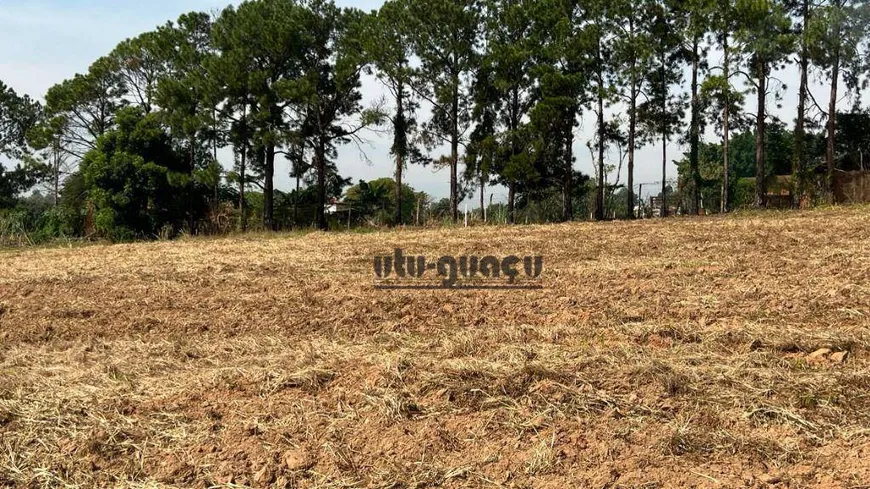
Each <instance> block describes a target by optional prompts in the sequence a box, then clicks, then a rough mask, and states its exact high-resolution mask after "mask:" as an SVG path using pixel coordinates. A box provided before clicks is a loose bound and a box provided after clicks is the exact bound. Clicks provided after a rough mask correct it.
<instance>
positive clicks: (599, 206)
mask: <svg viewBox="0 0 870 489" xmlns="http://www.w3.org/2000/svg"><path fill="white" fill-rule="evenodd" d="M597 58H598V61H599V63H598V73H597V75H598V76H597V78H598V80H597V81H598V192H597V195H596V199H595V220H597V221H603V220H604V138H605V137H606V135H607V133H606V130H605V126H604V93H603V92H604V75H603V74H602V72H601V42H600V40H599V44H598V51H597Z"/></svg>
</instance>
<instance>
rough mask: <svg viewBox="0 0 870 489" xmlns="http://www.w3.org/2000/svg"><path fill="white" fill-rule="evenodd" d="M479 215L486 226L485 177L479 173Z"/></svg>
mask: <svg viewBox="0 0 870 489" xmlns="http://www.w3.org/2000/svg"><path fill="white" fill-rule="evenodd" d="M480 215H481V217H482V218H483V223H484V224H486V175H484V173H483V172H480Z"/></svg>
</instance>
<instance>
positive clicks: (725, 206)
mask: <svg viewBox="0 0 870 489" xmlns="http://www.w3.org/2000/svg"><path fill="white" fill-rule="evenodd" d="M722 50H723V52H724V58H725V67H724V70H723V71H724V73H725V108H724V110H723V112H724V114H722V153H723V156H722V160H723V162H722V212H723V213H725V212H729V211H730V210H731V209H730V207H731V206H730V202H729V200H730V197H731V196H730V193H731V191H730V182H729V180H730V175H729V172H730V171H731V169H730V168H729V166H730V165H729V163H730V162H729V154H728V143H729V142H730V139H731V138H730V135H731V134H730V133H731V127H730V125H729V124H730V122H731V121H730V120H729V119H730V116H731V78H730V77H731V65H730V64H729V63H730V59H729V55H730V52H729V47H728V33H727V32H726V33H724V36H723V41H722Z"/></svg>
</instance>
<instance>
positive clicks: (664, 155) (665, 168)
mask: <svg viewBox="0 0 870 489" xmlns="http://www.w3.org/2000/svg"><path fill="white" fill-rule="evenodd" d="M660 61H661V66H660V68H659V71H660V72H661V83H662V127H661V130H662V211H661V214H662V218H665V217H668V126H667V121H666V120H665V114H667V111H668V86H667V80H666V78H665V59H664V57H662V58H661V59H660Z"/></svg>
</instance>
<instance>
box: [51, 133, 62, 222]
mask: <svg viewBox="0 0 870 489" xmlns="http://www.w3.org/2000/svg"><path fill="white" fill-rule="evenodd" d="M52 152H53V153H54V155H53V156H54V165H53V166H54V207H57V206H58V204H59V203H60V148H58V146H57V145H56V144H55V145H54V148H53V149H52Z"/></svg>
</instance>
